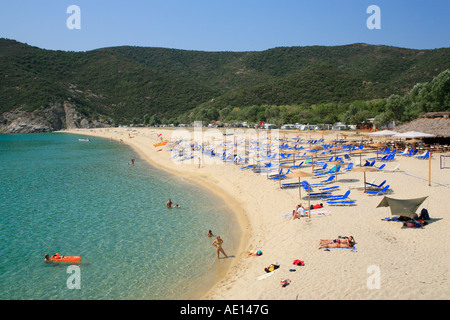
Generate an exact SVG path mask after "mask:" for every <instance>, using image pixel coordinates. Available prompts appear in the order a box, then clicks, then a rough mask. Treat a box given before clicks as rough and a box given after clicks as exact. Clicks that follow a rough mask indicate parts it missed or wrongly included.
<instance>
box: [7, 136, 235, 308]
mask: <svg viewBox="0 0 450 320" xmlns="http://www.w3.org/2000/svg"><path fill="white" fill-rule="evenodd" d="M81 138H84V137H82V136H79V135H72V134H66V133H40V134H0V169H1V170H0V299H1V300H119V299H120V300H143V299H148V300H172V299H177V300H180V299H191V298H193V299H197V298H200V296H201V294H202V292H203V293H204V292H206V290H207V289H208V288H210V287H211V286H212V284H214V282H216V281H218V280H219V279H220V277H222V276H223V274H224V273H225V271H226V269H227V268H228V267H229V265H230V263H231V261H232V259H233V254H234V253H235V252H236V250H237V247H238V242H239V237H240V234H239V231H238V228H237V221H236V220H235V217H234V216H233V214H232V213H231V211H230V210H229V208H228V207H227V205H226V203H224V201H223V200H222V199H221V198H219V197H217V196H216V195H214V194H211V193H210V192H209V191H208V190H205V189H203V188H201V187H200V186H198V185H196V184H194V183H193V182H191V181H188V180H186V179H184V178H182V177H178V176H174V175H172V174H169V173H167V172H165V171H161V170H160V169H157V168H155V167H153V166H151V165H150V164H149V163H147V162H146V161H145V160H144V159H142V158H141V157H140V156H139V154H138V153H137V152H135V151H134V150H133V149H132V148H131V147H129V146H128V145H125V144H121V143H119V142H117V141H112V140H109V139H104V138H95V137H91V138H90V141H80V140H79V139H81ZM131 159H135V160H134V163H133V162H132V161H131ZM169 198H171V199H172V202H173V203H174V204H178V205H179V208H177V209H176V208H172V209H168V208H167V207H166V202H167V200H168V199H169ZM209 230H212V232H213V234H214V235H220V236H221V237H222V239H223V240H224V243H223V248H224V250H225V252H226V253H227V254H228V255H229V256H231V258H230V259H222V258H221V259H217V257H216V251H215V248H214V247H213V246H212V241H213V240H214V239H212V238H209V237H207V233H208V231H209ZM54 253H59V254H60V255H64V256H81V257H82V259H81V262H80V263H79V264H73V265H71V264H52V263H46V262H44V256H45V254H49V255H52V254H54Z"/></svg>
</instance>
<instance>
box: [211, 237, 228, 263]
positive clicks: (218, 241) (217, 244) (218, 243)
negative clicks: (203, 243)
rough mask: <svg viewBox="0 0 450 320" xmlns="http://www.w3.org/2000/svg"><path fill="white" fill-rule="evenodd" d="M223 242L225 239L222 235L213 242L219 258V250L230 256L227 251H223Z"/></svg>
mask: <svg viewBox="0 0 450 320" xmlns="http://www.w3.org/2000/svg"><path fill="white" fill-rule="evenodd" d="M222 243H223V240H222V239H221V238H220V236H217V239H216V240H214V241H213V243H212V245H213V246H215V247H216V251H217V259H219V252H222V253H223V255H224V256H225V257H227V258H228V256H227V254H226V253H225V251H223V248H222Z"/></svg>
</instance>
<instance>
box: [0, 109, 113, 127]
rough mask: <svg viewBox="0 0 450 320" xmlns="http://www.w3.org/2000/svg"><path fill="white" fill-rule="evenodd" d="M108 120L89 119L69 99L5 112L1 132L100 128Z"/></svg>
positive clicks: (0, 119) (104, 125)
mask: <svg viewBox="0 0 450 320" xmlns="http://www.w3.org/2000/svg"><path fill="white" fill-rule="evenodd" d="M107 126H109V124H108V122H107V121H99V120H88V119H86V118H85V117H83V116H82V115H80V114H79V113H78V112H77V111H76V110H75V106H74V105H73V104H71V103H70V102H68V101H65V102H64V103H63V104H61V103H54V104H51V105H49V106H47V107H44V108H41V109H38V110H34V111H26V110H24V109H22V108H18V109H14V110H11V111H9V112H5V113H3V114H2V115H1V118H0V133H40V132H52V131H58V130H63V129H75V128H93V127H95V128H100V127H107Z"/></svg>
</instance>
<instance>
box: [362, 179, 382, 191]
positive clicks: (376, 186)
mask: <svg viewBox="0 0 450 320" xmlns="http://www.w3.org/2000/svg"><path fill="white" fill-rule="evenodd" d="M385 183H386V180H384V181H383V182H381V183H380V184H379V185H376V184H373V183H369V182H366V185H367V186H368V187H370V188H375V189H381V188H382V187H383V186H384V184H385Z"/></svg>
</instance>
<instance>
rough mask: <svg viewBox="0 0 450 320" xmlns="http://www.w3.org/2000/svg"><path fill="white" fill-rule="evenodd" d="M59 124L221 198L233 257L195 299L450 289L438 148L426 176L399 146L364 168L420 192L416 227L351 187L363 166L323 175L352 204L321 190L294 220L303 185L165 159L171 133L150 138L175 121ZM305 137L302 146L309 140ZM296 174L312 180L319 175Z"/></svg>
mask: <svg viewBox="0 0 450 320" xmlns="http://www.w3.org/2000/svg"><path fill="white" fill-rule="evenodd" d="M183 130H184V134H186V132H188V133H189V134H191V138H194V133H193V131H192V128H189V129H185V128H183ZM203 130H204V131H206V130H207V129H206V128H203ZM64 132H67V133H74V134H79V135H82V136H97V137H102V138H107V139H114V140H117V141H121V142H122V143H124V144H128V145H130V146H131V147H132V148H134V149H135V150H136V151H137V152H138V153H139V154H140V155H141V156H142V157H143V158H144V159H146V160H147V161H148V162H149V163H150V164H152V165H154V166H155V167H157V168H160V169H161V170H166V171H168V172H171V173H174V174H178V175H181V176H183V177H185V178H186V179H190V180H192V181H195V182H197V183H198V184H200V185H202V186H204V187H205V188H208V189H209V190H210V191H212V192H214V193H216V194H217V195H218V196H220V197H222V198H223V199H224V200H225V201H226V202H227V204H228V205H229V207H230V209H231V210H232V211H233V212H234V214H235V215H236V218H237V220H238V222H239V225H240V226H241V229H242V239H241V242H240V248H239V250H238V252H228V251H227V247H226V239H227V235H226V234H221V237H222V238H223V239H224V240H225V242H224V249H225V251H226V252H227V254H228V255H233V256H234V257H233V258H229V259H232V263H231V265H230V267H229V269H228V270H227V272H226V274H225V275H224V277H223V278H222V279H221V280H220V281H219V282H218V283H216V284H215V285H214V286H213V287H212V288H211V289H210V290H209V291H208V292H207V293H206V294H205V295H204V296H203V299H208V300H209V299H210V300H239V299H242V300H248V299H251V300H260V299H261V300H278V299H283V300H310V299H346V300H347V299H356V300H359V299H376V300H384V299H391V300H392V299H394V300H396V299H434V300H441V299H449V298H450V280H449V265H450V254H449V249H448V244H449V243H450V233H449V232H448V230H449V215H450V214H449V210H448V206H449V204H450V200H449V195H450V169H440V159H439V156H440V155H441V154H434V155H433V157H432V159H431V186H430V185H429V162H428V160H419V159H416V158H414V157H404V156H400V155H397V156H396V157H395V160H394V161H390V162H381V161H377V162H376V164H375V166H377V167H379V166H380V165H382V164H385V165H386V166H385V169H392V168H394V167H395V166H396V165H399V169H400V170H399V171H395V172H389V171H386V170H379V171H377V172H367V173H366V177H367V181H372V180H373V179H375V183H380V182H382V181H383V180H386V185H387V184H388V185H390V190H391V192H390V193H389V194H387V196H389V197H392V198H397V199H411V198H419V197H425V196H428V198H427V199H426V200H425V201H424V202H423V203H422V205H421V206H420V207H419V209H418V211H417V212H418V213H420V210H421V209H422V208H426V209H427V210H428V212H429V215H430V217H431V220H429V221H428V224H427V225H425V226H424V227H423V228H406V227H403V224H402V223H399V222H395V221H384V220H382V219H384V218H386V217H390V216H391V213H390V210H389V208H387V207H383V208H377V205H378V204H379V203H380V201H381V200H382V199H383V195H368V194H365V193H364V190H362V189H357V188H354V187H355V186H357V185H363V184H364V175H363V172H356V171H353V170H351V171H345V172H343V173H341V174H339V175H338V176H337V182H335V183H333V184H329V185H327V187H330V186H339V187H340V188H339V189H338V190H336V191H333V192H332V193H333V195H341V194H344V193H345V192H346V191H347V190H350V191H351V193H350V195H349V198H350V199H351V200H355V203H356V205H353V206H330V205H327V204H326V201H324V200H321V199H314V198H311V200H310V203H311V204H318V203H323V204H324V207H323V208H322V209H317V210H313V211H312V212H313V213H312V214H311V217H310V218H300V219H296V220H293V219H291V218H286V217H285V216H286V215H287V214H288V213H292V211H293V210H294V209H295V206H296V205H297V204H298V203H302V204H303V205H304V206H305V207H306V206H307V205H308V198H307V193H306V191H304V189H302V190H301V192H302V199H301V200H300V199H299V190H298V188H288V189H281V188H280V184H279V181H278V180H277V181H273V180H270V179H268V178H267V175H266V174H265V173H254V172H252V171H250V170H242V169H241V167H242V166H243V165H236V164H233V163H232V162H231V163H227V164H224V163H222V162H217V163H209V162H208V161H207V160H208V159H206V158H204V160H203V161H202V162H201V163H200V164H199V162H198V160H197V158H194V159H192V160H187V161H183V162H181V161H177V160H174V159H172V157H173V154H172V152H170V151H169V148H170V147H171V146H172V144H171V143H167V144H166V145H162V146H157V147H155V146H154V144H157V143H159V142H161V140H174V139H175V138H176V137H177V136H180V135H181V134H180V132H181V131H180V130H176V129H165V128H103V129H74V130H66V131H64ZM347 134H348V137H347V138H348V139H349V140H350V139H361V137H357V136H355V134H354V133H352V132H348V133H347ZM297 135H299V136H300V137H302V138H305V140H306V137H307V135H306V134H305V133H301V132H298V131H295V132H294V131H292V132H289V133H287V137H295V136H297ZM309 135H312V136H313V137H314V138H316V139H319V138H321V137H322V136H323V138H324V140H325V141H330V140H333V139H336V132H332V131H330V132H326V133H323V134H322V133H321V134H319V133H314V132H312V133H309V132H308V136H309ZM280 136H283V133H280ZM185 137H186V136H185ZM80 138H81V137H80ZM230 139H232V138H230ZM374 140H377V139H376V138H374ZM304 146H305V148H307V147H308V145H307V144H305V145H304ZM219 151H220V150H219ZM446 155H449V153H446ZM367 157H376V153H369V154H364V155H362V158H361V159H362V161H363V163H364V161H365V159H366V158H367ZM175 159H176V157H175ZM301 161H302V160H300V161H297V162H298V163H299V162H301ZM349 162H353V163H354V167H355V168H356V167H359V165H360V155H356V154H354V155H351V160H350V161H349V160H346V161H345V164H346V165H347V164H348V163H349ZM330 167H331V166H330ZM298 170H303V171H308V172H311V171H312V168H311V167H310V166H302V167H300V168H299V169H298ZM294 172H295V170H294ZM325 178H326V177H325ZM303 180H306V181H308V182H309V183H318V182H319V181H321V180H324V179H313V178H302V181H303ZM281 182H282V183H288V182H298V179H297V178H287V179H285V180H282V181H281ZM316 212H325V213H324V214H317V213H316ZM350 235H351V236H353V237H354V238H355V240H356V245H355V247H356V250H349V249H330V250H324V249H318V245H319V240H320V239H336V238H338V236H350ZM252 249H258V250H261V251H262V253H263V254H262V255H261V256H257V257H247V253H248V252H249V251H250V250H252ZM296 259H299V260H302V261H304V266H296V265H293V261H294V260H296ZM271 264H278V265H280V267H279V268H278V269H277V270H275V271H274V272H273V273H271V276H270V277H267V278H265V279H262V280H258V279H257V278H258V277H259V276H262V275H264V274H266V272H265V271H264V268H266V267H268V266H269V265H271ZM283 279H289V280H290V283H289V285H287V286H285V287H283V286H282V285H281V280H283Z"/></svg>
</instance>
